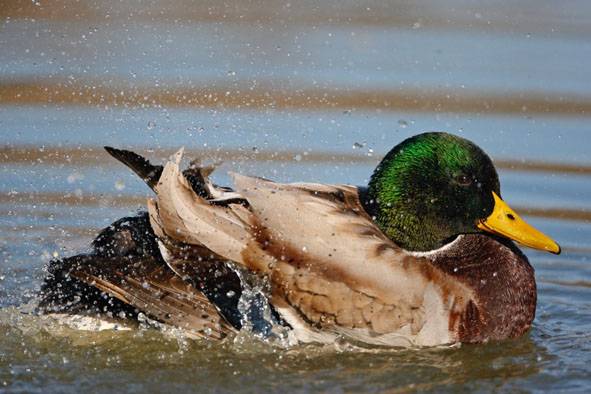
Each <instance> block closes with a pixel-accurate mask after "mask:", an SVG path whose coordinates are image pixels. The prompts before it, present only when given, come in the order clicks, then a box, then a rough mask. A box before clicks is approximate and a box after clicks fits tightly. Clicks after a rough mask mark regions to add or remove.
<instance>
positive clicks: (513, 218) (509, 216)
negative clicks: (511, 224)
mask: <svg viewBox="0 0 591 394" xmlns="http://www.w3.org/2000/svg"><path fill="white" fill-rule="evenodd" d="M507 217H508V218H509V219H511V220H515V216H513V215H512V214H510V213H508V214H507Z"/></svg>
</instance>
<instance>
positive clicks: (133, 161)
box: [105, 146, 164, 191]
mask: <svg viewBox="0 0 591 394" xmlns="http://www.w3.org/2000/svg"><path fill="white" fill-rule="evenodd" d="M105 150H106V151H107V152H108V153H109V154H110V155H111V156H113V157H114V158H115V159H117V160H119V161H120V162H121V163H123V164H125V165H126V166H127V167H129V168H131V169H132V170H133V172H135V173H136V174H138V175H139V176H140V178H142V179H143V180H144V182H146V183H147V184H148V186H150V188H151V189H152V190H154V191H156V185H158V180H159V179H160V175H162V170H163V169H164V167H163V166H161V165H153V164H152V163H150V161H149V160H147V159H146V158H144V157H142V156H140V155H138V154H137V153H135V152H132V151H129V150H124V149H116V148H112V147H110V146H105Z"/></svg>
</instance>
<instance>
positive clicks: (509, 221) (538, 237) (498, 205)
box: [478, 192, 560, 254]
mask: <svg viewBox="0 0 591 394" xmlns="http://www.w3.org/2000/svg"><path fill="white" fill-rule="evenodd" d="M492 194H493V197H494V199H495V207H494V209H493V213H492V214H491V215H490V216H489V217H487V218H486V219H480V220H479V222H478V228H480V229H482V230H485V231H488V232H490V233H493V234H497V235H502V236H503V237H507V238H510V239H512V240H514V241H517V242H519V243H521V244H523V245H525V246H529V247H530V248H534V249H539V250H545V251H548V252H552V253H555V254H559V253H560V246H558V244H557V243H556V242H554V241H552V239H551V238H550V237H548V236H547V235H546V234H543V233H542V232H540V231H538V230H536V229H535V228H533V227H532V226H530V225H529V224H527V223H526V222H525V221H524V220H523V219H521V218H520V217H519V216H518V215H517V214H516V213H515V212H514V211H513V210H512V209H511V208H510V207H509V206H508V205H507V204H506V203H505V202H504V201H503V200H501V197H499V196H498V195H497V194H496V193H495V192H492Z"/></svg>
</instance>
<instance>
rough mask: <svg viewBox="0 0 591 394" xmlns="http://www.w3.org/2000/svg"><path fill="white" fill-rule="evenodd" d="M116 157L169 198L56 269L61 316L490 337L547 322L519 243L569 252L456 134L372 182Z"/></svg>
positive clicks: (385, 340) (215, 331)
mask: <svg viewBox="0 0 591 394" xmlns="http://www.w3.org/2000/svg"><path fill="white" fill-rule="evenodd" d="M107 150H108V151H109V153H111V154H112V155H113V156H115V157H116V158H118V159H119V160H121V161H122V162H124V163H125V164H127V165H128V166H129V167H131V168H132V169H133V170H134V171H135V172H136V173H138V174H139V175H140V176H141V177H142V178H143V179H144V180H145V181H146V182H147V183H148V185H150V187H151V188H152V189H153V190H154V191H155V196H154V197H153V198H149V199H148V203H147V205H148V210H147V212H144V213H142V214H140V215H139V216H137V217H132V218H124V219H122V220H120V221H118V222H115V223H114V224H113V225H111V226H110V227H109V228H107V229H105V230H103V231H102V232H101V233H100V234H99V236H98V237H97V238H96V239H95V241H94V244H93V246H94V249H93V252H92V253H90V254H88V255H79V256H74V257H71V258H68V259H64V260H60V261H54V262H52V263H51V266H50V269H49V272H50V273H49V275H48V278H47V279H46V283H45V285H44V287H43V296H44V301H43V302H42V306H44V307H45V308H46V310H55V309H60V308H62V309H63V308H66V306H67V308H68V309H70V310H72V309H74V310H78V309H84V308H88V307H89V306H93V307H95V308H97V309H99V310H103V311H105V310H114V311H124V312H123V313H127V314H128V315H137V314H138V313H144V314H147V315H148V316H150V317H152V318H154V319H157V320H160V321H163V322H165V323H169V324H172V325H175V326H179V327H183V328H185V329H186V330H187V332H188V333H189V334H192V335H195V336H209V337H213V338H222V337H224V336H225V335H226V334H228V333H229V332H231V331H236V330H240V329H241V328H243V329H244V328H245V327H246V326H248V327H249V329H250V330H252V331H253V332H255V333H257V334H258V335H260V336H264V337H268V336H272V335H276V334H277V327H279V328H281V329H282V330H283V331H282V332H281V335H283V337H285V338H288V340H289V341H288V342H289V343H297V342H331V341H334V340H335V339H336V338H339V337H346V338H349V339H351V340H354V341H359V342H363V343H368V344H378V345H389V346H398V345H419V346H434V345H440V344H449V343H454V342H486V341H490V340H498V339H505V338H514V337H518V336H520V335H522V334H523V333H524V332H525V331H526V330H527V329H528V328H529V327H530V325H531V323H532V320H533V318H534V314H535V307H536V283H535V279H534V270H533V268H532V267H531V265H530V264H529V262H528V259H527V257H526V256H525V255H524V254H523V253H522V252H521V251H520V249H519V248H517V247H516V245H515V244H514V243H513V241H512V240H514V241H517V242H519V243H521V244H523V245H526V246H529V247H532V248H536V249H540V250H545V251H548V252H551V253H556V254H558V253H560V247H559V246H558V244H556V243H555V242H554V241H552V240H551V239H550V238H549V237H547V236H546V235H544V234H542V233H541V232H539V231H537V230H535V229H534V228H533V227H531V226H529V225H528V224H527V223H526V222H524V221H523V220H522V219H520V217H519V216H518V215H517V214H516V213H515V212H514V211H513V210H512V209H511V208H509V206H508V205H507V204H506V203H505V202H504V201H503V200H502V198H501V191H500V184H499V179H498V176H497V172H496V170H495V168H494V166H493V164H492V161H491V160H490V158H489V157H488V156H487V155H486V153H484V151H482V150H481V149H480V148H479V147H478V146H476V145H475V144H474V143H472V142H470V141H468V140H466V139H464V138H461V137H458V136H455V135H451V134H447V133H435V132H431V133H424V134H420V135H416V136H414V137H412V138H409V139H407V140H405V141H403V142H402V143H400V144H399V145H397V146H396V147H395V148H393V149H392V150H391V151H390V152H389V153H388V154H387V155H386V156H385V157H384V158H383V160H382V161H381V163H380V164H379V165H378V166H377V168H376V169H375V171H374V173H373V175H372V176H371V180H370V182H369V185H368V186H367V187H353V186H346V185H326V184H318V183H291V184H281V183H276V182H273V181H270V180H266V179H262V178H253V177H248V176H244V175H239V174H231V175H232V178H233V181H234V185H235V187H234V188H233V189H230V188H226V187H220V186H217V185H215V184H213V183H212V182H211V181H210V179H209V174H210V173H211V171H212V170H213V167H202V166H200V165H199V163H198V162H193V163H192V164H191V166H190V167H189V169H187V170H185V171H184V172H182V171H181V170H180V168H179V162H180V160H181V157H182V155H183V150H182V149H181V150H179V151H178V152H177V153H176V154H174V155H173V156H172V157H171V158H170V160H169V161H168V162H167V163H166V165H165V166H164V167H162V166H155V165H152V164H150V163H149V162H148V161H147V160H145V159H144V158H142V157H141V156H139V155H136V154H135V153H133V152H130V151H123V150H118V149H113V148H107ZM253 283H258V284H259V285H258V287H256V286H254V285H253ZM255 288H256V289H257V291H256V292H253V289H255ZM97 289H98V290H97ZM247 290H248V291H247ZM246 293H248V295H249V296H250V299H249V302H248V303H246V304H245V302H244V298H245V295H246ZM253 294H254V296H253ZM56 305H57V306H56ZM245 305H246V306H245ZM119 313H120V312H119Z"/></svg>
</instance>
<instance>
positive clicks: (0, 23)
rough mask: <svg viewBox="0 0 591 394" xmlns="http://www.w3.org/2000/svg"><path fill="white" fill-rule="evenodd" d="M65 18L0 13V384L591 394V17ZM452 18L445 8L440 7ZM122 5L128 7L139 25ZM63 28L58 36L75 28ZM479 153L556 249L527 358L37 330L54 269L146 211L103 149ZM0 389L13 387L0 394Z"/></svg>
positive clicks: (327, 171)
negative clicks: (464, 142)
mask: <svg viewBox="0 0 591 394" xmlns="http://www.w3.org/2000/svg"><path fill="white" fill-rule="evenodd" d="M65 4H66V3H65V2H61V1H60V0H53V1H42V2H40V3H39V5H36V4H35V3H34V2H31V3H30V4H29V3H26V2H25V4H22V5H20V6H18V7H16V6H7V7H2V10H0V47H1V48H2V50H1V51H0V149H1V152H0V179H2V182H1V183H0V229H1V231H0V254H1V255H2V260H1V263H0V338H2V340H1V341H0V387H1V388H3V389H6V390H8V391H15V392H19V391H24V392H40V391H43V392H46V391H59V392H74V391H76V392H78V391H81V390H91V391H96V392H102V391H113V390H124V391H133V392H135V391H155V392H157V391H173V390H180V391H189V390H191V391H196V390H199V391H221V390H223V391H256V392H259V391H263V390H273V391H289V392H292V391H294V390H297V391H304V392H306V391H318V390H321V391H336V392H340V391H364V392H377V391H384V390H392V389H394V390H396V391H416V390H419V391H441V390H479V391H490V390H498V389H502V390H504V391H516V390H519V391H545V390H560V391H569V392H570V391H585V389H586V388H588V387H589V386H590V385H591V378H590V377H589V376H591V367H590V365H591V356H590V354H591V304H590V301H589V300H590V299H591V297H590V296H591V214H590V212H591V202H590V201H591V199H590V198H589V197H590V196H591V182H590V181H591V143H590V142H589V137H588V136H589V120H590V117H589V116H590V113H591V89H590V88H589V80H590V75H589V74H590V73H589V69H588V64H589V61H590V60H591V45H590V44H589V43H590V42H591V41H590V40H589V37H590V35H591V22H589V21H591V18H590V17H591V7H589V5H588V4H586V3H585V2H578V1H571V2H566V3H564V2H563V3H561V5H560V6H555V5H553V3H547V4H540V3H539V2H530V1H519V2H514V3H512V4H511V5H509V6H507V5H502V4H499V3H497V2H491V3H490V4H484V5H482V4H476V3H473V2H464V1H454V2H445V3H442V5H433V4H431V3H428V2H399V3H398V4H396V5H384V4H381V3H379V2H371V1H351V2H345V3H343V2H339V3H338V4H337V3H334V4H333V3H331V2H324V3H322V4H317V3H316V2H307V3H305V4H302V3H292V4H287V3H285V4H280V5H279V4H275V3H267V2H259V3H257V4H250V3H247V2H237V3H233V4H231V5H230V4H227V5H221V3H219V4H218V2H212V3H211V4H206V3H200V4H199V5H193V6H187V5H186V4H184V3H183V4H181V3H180V2H178V3H177V2H157V1H153V2H149V3H146V4H143V3H142V4H139V3H138V6H137V7H130V6H127V5H125V4H119V2H114V1H113V2H110V1H108V2H102V3H100V4H95V3H93V2H86V1H82V2H78V3H75V5H73V4H70V3H67V4H68V5H67V6H65ZM443 4H444V5H443ZM128 7H129V8H128ZM65 21H67V23H66V22H65ZM428 130H441V131H448V132H453V133H456V134H459V135H462V136H464V137H466V138H468V139H471V140H473V141H474V142H476V143H477V144H478V145H480V146H481V147H482V148H483V149H484V150H485V151H486V152H488V153H489V154H490V155H491V156H492V157H493V159H494V161H495V163H496V164H497V167H498V169H499V173H500V177H501V184H502V192H503V197H504V199H505V200H506V201H508V202H509V203H510V204H511V206H512V207H514V208H515V209H516V210H517V211H518V212H519V213H521V214H522V216H524V217H525V218H526V220H527V221H528V222H530V223H531V224H532V225H534V226H535V227H537V228H540V229H542V230H543V231H544V232H545V233H547V234H549V235H551V236H552V237H553V238H554V239H555V240H556V241H557V242H558V243H560V245H561V246H562V247H563V253H562V254H561V255H560V256H554V255H550V254H547V253H542V252H538V251H532V250H526V253H527V254H528V256H529V257H530V260H531V263H532V265H533V266H534V268H535V269H536V278H537V282H538V297H539V301H538V308H537V313H536V320H535V321H534V324H533V327H532V329H531V330H530V331H529V332H528V333H527V334H525V335H524V336H522V337H521V338H518V339H516V340H509V341H501V342H495V343H490V344H483V345H461V346H459V345H454V346H445V347H441V348H433V349H383V348H371V347H362V348H359V347H356V346H355V345H352V344H348V343H345V342H339V343H337V344H335V345H331V346H316V345H306V346H298V347H295V348H292V349H281V348H277V347H273V346H270V345H267V344H264V343H261V342H260V341H257V340H256V339H254V338H252V337H250V336H248V335H247V334H240V335H239V336H238V337H236V338H229V339H227V340H225V341H224V342H213V341H206V340H192V339H187V338H184V337H183V335H182V333H179V332H176V331H174V330H172V332H170V330H157V329H154V328H151V327H150V326H149V325H148V326H146V325H145V324H142V325H140V326H138V325H137V324H134V323H132V322H125V321H123V322H121V321H119V322H117V324H118V326H117V327H118V329H116V330H115V329H111V330H106V331H101V332H94V331H90V332H88V331H79V330H73V329H71V328H69V327H68V326H67V325H66V324H64V322H63V321H61V320H57V321H56V320H52V319H49V320H47V319H43V318H40V317H38V316H35V315H34V314H32V313H31V310H32V308H33V307H34V304H35V299H36V298H35V293H36V291H37V290H38V289H39V286H40V284H41V283H42V278H43V276H44V266H45V264H46V263H47V262H48V261H49V260H50V259H51V258H54V257H56V256H57V257H61V256H66V255H70V254H73V253H76V252H80V251H84V250H87V248H88V246H89V243H90V241H91V239H92V238H93V236H94V235H95V234H96V232H97V231H98V230H99V229H100V228H102V227H104V226H106V225H108V224H109V223H110V222H112V221H113V220H116V219H118V218H119V217H121V216H123V215H128V214H130V213H133V212H135V211H136V210H137V209H139V208H140V207H141V206H143V205H145V199H146V197H147V196H149V195H150V194H151V192H150V190H149V188H148V187H147V186H145V185H144V184H143V182H142V181H141V180H139V179H138V178H137V177H136V176H134V175H133V174H132V173H131V172H130V171H129V170H128V169H127V168H125V167H124V166H122V165H120V164H118V163H116V162H115V160H113V159H111V158H109V156H108V155H107V154H106V153H104V151H103V150H102V146H104V145H111V146H116V147H121V148H131V149H134V150H139V151H140V152H143V153H144V154H146V155H147V156H149V157H150V158H153V159H154V161H164V160H165V159H166V157H167V156H168V155H170V154H171V153H173V152H174V150H176V149H177V148H178V147H180V146H183V145H184V146H186V148H187V150H188V152H189V155H188V156H190V157H191V156H196V155H199V156H204V157H205V158H206V160H209V161H210V162H214V161H216V160H217V159H222V160H224V164H223V166H222V167H221V168H220V170H219V171H217V172H216V174H215V181H216V182H218V183H221V184H227V183H229V182H230V180H229V177H228V176H227V175H226V174H225V171H227V170H233V171H240V172H244V173H249V174H253V175H260V176H265V177H267V178H271V179H276V180H279V181H300V180H308V181H318V182H327V183H349V184H364V183H366V182H367V179H368V177H369V175H370V174H371V171H372V169H373V167H374V166H375V165H376V163H377V162H378V161H379V159H380V158H381V156H382V155H383V154H385V153H386V152H387V151H388V150H389V149H390V148H391V147H392V146H394V145H395V144H396V143H398V142H400V141H401V140H403V139H404V138H406V137H408V136H411V135H413V134H416V133H419V132H423V131H428ZM0 391H1V390H0Z"/></svg>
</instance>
